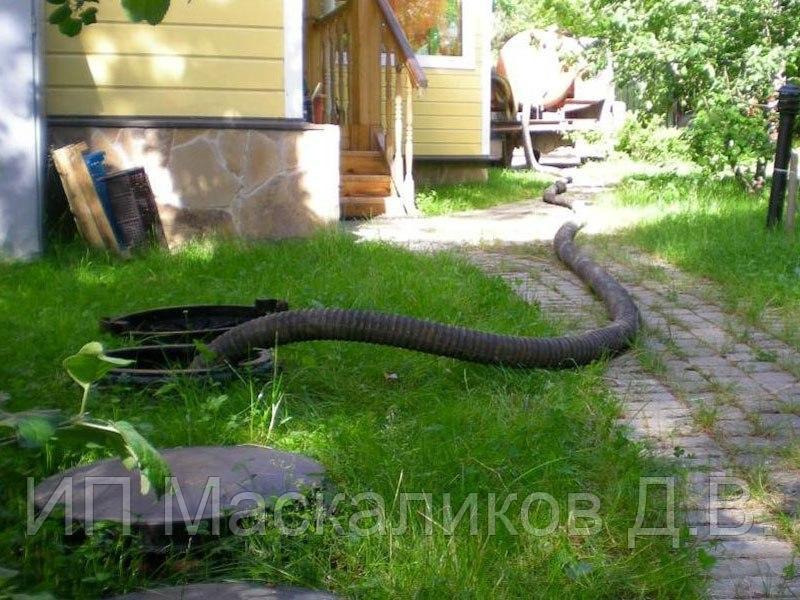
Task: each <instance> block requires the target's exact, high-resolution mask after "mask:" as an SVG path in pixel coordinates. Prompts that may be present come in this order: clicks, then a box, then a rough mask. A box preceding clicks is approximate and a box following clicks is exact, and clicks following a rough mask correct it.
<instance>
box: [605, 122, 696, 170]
mask: <svg viewBox="0 0 800 600" xmlns="http://www.w3.org/2000/svg"><path fill="white" fill-rule="evenodd" d="M616 149H617V150H619V151H620V152H624V153H626V154H628V155H629V156H630V157H631V158H634V159H636V160H644V161H648V162H666V161H668V160H671V159H675V158H688V155H689V148H688V145H687V144H686V141H685V140H684V139H683V138H682V136H681V132H680V130H678V129H675V128H674V127H667V126H666V125H665V123H664V119H663V117H659V116H658V115H649V114H631V115H629V116H628V118H627V119H626V121H625V124H624V125H623V127H622V129H620V132H619V134H618V136H617V144H616Z"/></svg>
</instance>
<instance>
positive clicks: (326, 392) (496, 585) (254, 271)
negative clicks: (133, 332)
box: [0, 234, 701, 598]
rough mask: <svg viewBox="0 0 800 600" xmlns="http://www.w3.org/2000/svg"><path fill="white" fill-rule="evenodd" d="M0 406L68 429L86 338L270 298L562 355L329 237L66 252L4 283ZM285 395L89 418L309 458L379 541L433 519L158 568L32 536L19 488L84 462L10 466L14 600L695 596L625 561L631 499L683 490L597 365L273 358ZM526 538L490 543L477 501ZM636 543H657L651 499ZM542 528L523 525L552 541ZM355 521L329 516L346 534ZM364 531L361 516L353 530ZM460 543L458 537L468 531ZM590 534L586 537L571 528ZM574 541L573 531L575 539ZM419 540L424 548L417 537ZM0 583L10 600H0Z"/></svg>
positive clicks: (509, 321)
mask: <svg viewBox="0 0 800 600" xmlns="http://www.w3.org/2000/svg"><path fill="white" fill-rule="evenodd" d="M0 288H2V290H3V294H2V297H1V298H0V327H2V331H4V332H5V334H6V337H5V341H4V343H3V344H0V388H2V390H4V391H5V392H8V393H9V394H10V396H11V400H10V402H9V406H10V408H12V409H24V408H27V407H33V406H36V407H64V406H72V405H73V404H74V402H75V389H73V387H74V386H73V385H72V384H71V383H70V382H69V381H68V379H67V377H66V376H65V375H64V373H63V372H62V370H61V368H60V362H61V360H62V359H63V358H64V357H65V356H66V355H67V354H69V353H70V352H72V351H74V350H75V349H76V348H78V347H80V345H81V344H83V343H84V342H86V341H88V340H91V339H96V338H102V339H103V341H104V342H105V343H106V344H107V345H112V346H113V345H118V344H119V343H120V342H119V341H117V340H113V339H110V338H106V337H104V336H101V335H100V334H99V333H98V331H97V318H98V317H100V316H102V315H109V314H112V315H113V314H119V313H124V312H128V311H131V310H136V309H142V308H147V307H154V306H158V305H174V304H181V303H219V302H227V303H230V302H236V303H249V302H251V301H252V300H253V299H254V298H257V297H270V296H273V297H280V298H285V299H287V300H289V302H290V303H291V305H292V306H294V307H297V308H300V307H310V306H337V307H359V308H372V309H378V310H384V311H396V312H401V313H405V314H409V315H415V316H420V317H429V318H433V319H439V320H442V321H445V322H449V323H460V324H464V325H469V326H473V327H480V328H484V329H488V330H497V331H505V332H508V333H516V334H528V335H544V334H549V333H553V331H552V328H551V327H550V326H548V325H547V324H546V322H545V321H544V320H543V318H542V315H540V313H539V311H538V309H537V308H536V307H534V306H531V305H528V304H526V303H524V302H523V301H522V300H520V299H519V298H518V297H516V296H515V295H514V294H513V293H512V292H511V291H510V290H509V289H508V288H507V287H506V285H505V284H504V283H503V282H502V281H501V280H499V279H491V278H486V277H485V276H483V275H482V274H481V273H480V272H479V271H478V270H476V269H475V268H473V267H471V266H468V265H467V264H465V263H464V262H463V261H462V260H460V259H459V258H457V257H456V256H454V255H451V254H436V255H432V256H424V255H416V254H411V253H408V252H405V251H401V250H397V249H394V248H390V247H388V246H384V245H377V244H356V243H355V242H353V241H351V240H350V239H349V238H346V237H343V236H339V235H332V234H331V235H322V236H320V237H317V238H315V239H313V240H310V241H306V242H284V243H275V244H265V245H246V244H235V243H214V242H203V243H197V244H195V245H193V246H190V247H188V248H186V249H184V250H182V251H180V252H178V253H177V254H172V255H169V254H165V253H161V252H155V251H154V252H151V253H149V254H147V255H145V256H142V257H139V258H137V259H136V260H133V261H130V262H126V263H118V262H116V261H114V260H112V259H109V258H107V257H105V256H102V255H98V254H92V253H86V252H84V251H82V250H79V249H77V248H67V249H56V250H55V252H54V253H53V254H52V255H51V256H49V257H47V258H46V259H44V260H42V261H39V262H36V263H33V264H23V265H20V264H18V265H2V266H0ZM280 362H281V364H282V366H283V372H282V375H281V377H280V380H279V382H276V383H264V382H256V381H247V380H243V381H236V382H233V383H231V384H226V385H218V384H202V383H189V382H175V383H172V384H168V385H164V386H162V387H160V388H156V389H150V390H146V391H136V390H130V389H124V388H117V389H107V390H105V391H103V392H102V393H101V394H99V395H98V396H97V397H96V399H95V401H94V403H93V406H94V409H93V410H94V412H95V414H96V415H97V416H100V417H113V418H115V419H116V418H119V419H127V420H129V421H131V422H133V423H134V424H135V425H136V426H137V427H138V428H139V429H140V430H141V431H143V432H145V433H146V434H147V435H149V436H150V438H151V439H152V440H153V441H154V442H155V443H157V444H158V445H160V446H161V447H171V446H178V445H182V446H189V445H213V444H222V445H229V444H244V443H257V444H269V445H272V446H275V447H278V448H281V449H284V450H289V451H296V452H302V453H306V454H308V455H311V456H312V457H314V458H316V459H317V460H319V461H321V462H322V463H323V464H324V465H325V466H326V468H327V471H328V475H329V478H330V480H331V483H332V485H333V486H334V487H335V489H336V490H337V491H339V492H341V493H344V494H346V495H347V497H348V498H352V497H354V496H355V495H357V494H359V493H361V492H373V493H376V494H379V495H380V496H381V497H383V498H384V499H386V505H387V513H388V516H387V519H388V521H389V522H390V524H391V525H394V526H396V525H398V524H399V523H401V521H402V515H401V514H400V510H399V507H397V506H395V505H394V503H393V499H394V498H396V497H397V495H398V494H399V493H402V492H409V493H427V494H431V499H432V500H431V503H432V508H431V512H430V515H427V514H426V511H425V510H423V508H424V505H420V504H416V505H412V508H414V510H412V511H410V514H409V515H408V525H409V527H408V530H407V531H406V532H405V533H403V534H397V535H394V534H390V533H386V534H376V535H372V536H366V537H364V536H358V535H353V534H344V535H341V534H339V533H337V531H336V530H335V529H334V528H333V527H328V526H326V527H325V528H324V529H323V531H322V532H321V533H319V534H317V533H311V532H310V533H308V534H305V535H300V536H297V537H286V536H281V535H278V533H277V532H276V531H275V530H274V529H272V528H268V529H267V530H266V532H264V533H263V534H259V535H256V536H254V537H248V538H244V539H241V538H234V537H227V538H224V539H222V540H218V541H216V542H214V543H210V544H207V545H206V546H205V547H203V548H196V549H191V550H188V551H187V550H185V549H184V550H182V549H179V548H173V549H170V550H169V551H168V552H167V554H166V556H165V557H164V558H163V564H158V565H153V563H152V562H148V561H147V560H146V559H145V557H144V555H143V548H142V546H141V544H139V543H138V542H137V541H136V539H135V538H134V539H129V540H124V539H123V540H120V539H119V538H118V537H117V536H115V535H113V532H114V528H106V529H101V531H100V532H99V533H98V534H97V535H95V536H94V537H93V538H91V539H89V540H88V541H86V542H84V543H82V544H80V545H77V546H76V545H72V544H70V543H69V542H68V541H67V540H65V539H64V537H63V535H62V534H61V533H60V532H59V530H58V525H57V524H56V523H52V524H51V525H50V526H49V527H47V528H45V530H43V531H42V532H41V533H40V534H39V535H38V536H37V537H34V538H26V537H25V536H24V515H25V502H24V499H25V477H26V476H34V477H36V478H37V480H38V479H41V478H42V477H44V476H46V475H49V474H52V473H54V472H56V471H57V470H59V469H63V468H65V467H68V466H72V465H75V464H78V463H80V462H85V461H89V460H91V459H93V458H96V451H94V450H92V449H86V450H78V451H72V452H66V451H62V450H58V449H55V448H51V449H49V450H48V451H47V452H45V453H42V454H36V453H31V452H30V451H23V450H16V449H12V448H3V450H2V455H0V566H2V567H5V568H8V569H15V570H18V571H19V572H20V574H19V575H18V576H17V577H16V578H14V579H12V580H11V583H12V584H13V585H14V586H16V589H18V590H24V591H28V592H36V591H50V592H53V593H54V594H55V595H56V596H57V597H59V598H67V597H74V598H94V597H104V596H110V595H114V594H117V593H121V592H124V591H129V590H132V589H136V588H139V587H144V586H149V587H154V586H159V585H165V584H172V583H179V582H187V581H189V582H197V581H206V580H213V579H238V578H244V579H253V580H257V581H265V582H282V583H291V584H297V585H305V586H311V587H318V588H324V589H330V590H334V591H336V592H338V593H340V594H342V595H343V596H351V597H357V598H433V597H440V598H456V597H458V598H529V597H532V596H537V597H543V598H554V597H558V598H570V597H572V598H621V597H637V598H638V597H664V598H666V597H675V598H687V597H693V596H695V595H697V593H698V589H699V588H700V587H701V585H700V578H699V576H698V571H697V567H696V565H695V561H694V558H693V554H692V552H691V551H690V550H689V549H686V548H682V549H680V550H673V549H672V548H671V546H670V540H669V538H657V537H655V538H641V539H640V540H639V543H638V544H637V547H636V548H635V549H629V548H628V538H627V532H628V528H629V527H632V526H633V525H634V524H635V520H636V515H637V512H638V505H639V498H638V489H639V478H640V477H642V476H645V475H647V476H653V475H670V474H674V471H673V470H672V468H671V467H669V466H667V465H665V464H661V463H659V462H656V461H654V460H651V459H649V458H647V457H646V456H645V455H643V454H642V449H641V447H639V446H637V445H635V444H633V443H630V442H628V441H627V440H626V439H625V438H624V437H623V436H622V435H621V434H620V432H619V430H618V429H617V428H616V426H615V419H616V417H617V416H618V412H619V411H618V406H617V404H616V402H615V401H614V400H613V399H612V398H611V397H609V396H608V395H607V394H606V392H605V391H604V388H603V385H602V379H601V376H602V374H603V365H595V366H592V367H589V368H584V369H580V370H573V371H544V370H525V371H523V370H518V371H517V370H506V369H499V368H491V367H486V366H477V365H471V364H466V363H462V362H458V361H454V360H449V359H444V358H435V357H430V356H424V355H420V354H415V353H412V352H406V351H401V350H395V349H390V348H377V347H371V346H366V345H360V344H345V343H323V342H319V343H307V344H302V345H297V346H294V347H286V348H282V349H281V351H280ZM532 492H542V493H548V494H551V495H552V496H553V497H554V498H555V499H556V502H557V503H558V507H559V511H560V520H559V524H558V527H557V528H556V529H555V530H554V531H552V532H551V533H549V534H547V535H545V536H534V535H531V534H529V533H526V532H525V531H524V528H523V523H522V522H521V518H522V517H521V515H520V507H521V503H522V501H523V500H524V498H525V497H527V496H528V495H529V494H531V493H532ZM575 492H582V493H591V494H595V495H596V496H597V497H598V499H599V500H600V502H601V508H600V513H599V514H600V516H601V517H602V519H603V526H602V527H601V529H600V531H599V532H598V533H596V534H595V535H591V536H581V535H576V534H575V533H574V532H571V531H570V529H569V527H568V525H569V522H570V514H569V506H568V498H569V494H570V493H575ZM473 493H474V494H477V495H478V505H479V510H480V512H479V521H478V525H477V531H476V532H475V534H474V535H473V534H471V533H470V531H469V526H468V524H467V525H466V526H464V525H462V526H461V527H459V528H457V529H456V531H455V532H454V534H453V535H448V534H447V533H446V532H445V531H444V530H443V527H442V523H443V522H444V508H443V505H444V502H443V498H444V494H450V495H451V500H452V506H454V507H455V509H456V510H457V508H458V507H460V506H461V504H462V503H463V502H464V501H465V500H466V499H468V498H469V495H470V494H473ZM490 494H496V495H497V508H498V510H500V508H501V507H502V506H503V503H504V502H505V500H506V499H507V498H508V497H509V495H511V494H516V495H517V499H516V500H514V501H513V502H511V508H510V509H509V510H508V512H507V515H508V518H509V520H510V522H511V524H512V525H513V526H514V527H515V528H516V529H517V530H518V531H519V532H520V533H519V534H518V535H512V534H511V533H509V532H508V531H507V530H506V529H505V527H504V526H503V525H502V524H500V526H499V528H498V530H497V531H496V532H494V533H492V532H491V531H490V530H489V528H488V514H487V511H488V502H489V495H490ZM648 500H649V503H648V524H651V525H654V526H658V525H659V524H662V523H663V519H664V516H663V515H664V514H665V511H664V503H663V499H659V498H658V496H657V495H656V496H651V497H650V498H649V499H648ZM544 508H545V507H543V506H540V505H538V504H537V505H534V507H533V509H532V510H531V513H530V515H531V516H530V519H531V522H532V523H533V524H535V525H537V526H543V525H544V524H545V523H546V522H547V521H548V520H549V518H548V516H549V515H548V511H547V510H545V509H544ZM356 510H359V509H357V507H354V506H353V505H352V504H351V503H350V502H349V500H348V501H347V502H345V503H343V504H342V505H340V506H339V509H338V510H337V513H336V516H337V517H341V519H342V520H343V522H344V523H347V520H348V518H349V517H351V516H352V515H353V514H355V512H356ZM360 510H363V507H362V508H361V509H360ZM465 521H466V522H467V523H468V519H466V520H465ZM579 521H580V520H579ZM579 525H580V523H579ZM428 529H430V533H428V532H427V531H426V530H428ZM2 585H3V584H2V583H0V595H2V587H1V586H2Z"/></svg>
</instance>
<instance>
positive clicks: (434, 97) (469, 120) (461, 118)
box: [414, 0, 490, 156]
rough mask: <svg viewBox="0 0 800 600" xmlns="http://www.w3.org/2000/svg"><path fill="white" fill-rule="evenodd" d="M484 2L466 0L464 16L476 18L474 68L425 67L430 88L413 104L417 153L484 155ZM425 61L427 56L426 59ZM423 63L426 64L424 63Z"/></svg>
mask: <svg viewBox="0 0 800 600" xmlns="http://www.w3.org/2000/svg"><path fill="white" fill-rule="evenodd" d="M481 4H482V2H477V1H474V0H467V1H466V2H465V3H464V6H465V11H464V17H465V18H467V19H473V20H474V24H473V26H472V28H471V29H472V32H473V39H472V40H464V43H465V44H467V43H471V44H474V45H475V67H474V68H473V69H434V68H431V67H425V74H426V75H427V76H428V89H427V90H424V91H423V92H422V95H421V97H419V98H417V100H416V101H415V103H414V121H415V127H414V136H415V144H414V152H415V154H418V155H428V156H430V155H436V156H440V155H441V156H481V155H483V154H484V151H483V150H484V148H483V145H482V141H483V125H484V120H485V119H489V118H490V115H488V114H486V115H484V114H483V112H484V110H485V103H484V94H485V93H486V88H485V86H486V85H488V82H484V81H483V79H484V77H486V75H485V73H486V71H485V66H486V65H485V64H484V62H485V60H486V58H487V57H486V56H484V51H485V46H484V42H485V40H484V39H483V36H484V35H485V34H484V32H485V31H487V30H488V29H489V28H488V27H485V24H483V23H481V22H480V21H481V19H482V18H483V17H484V15H483V12H482V10H483V9H482V8H479V7H480V5H481ZM423 60H424V59H423ZM423 64H424V63H423Z"/></svg>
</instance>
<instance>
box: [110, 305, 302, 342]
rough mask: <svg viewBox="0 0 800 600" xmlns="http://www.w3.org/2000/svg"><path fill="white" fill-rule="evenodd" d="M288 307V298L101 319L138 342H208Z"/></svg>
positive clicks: (169, 309) (113, 328) (165, 309)
mask: <svg viewBox="0 0 800 600" xmlns="http://www.w3.org/2000/svg"><path fill="white" fill-rule="evenodd" d="M286 310H289V305H288V304H287V303H286V301H285V300H277V299H274V298H270V299H267V300H256V302H255V304H254V305H253V306H238V305H198V306H170V307H164V308H154V309H152V310H145V311H142V312H137V313H132V314H129V315H121V316H119V317H104V318H103V319H100V327H101V328H102V329H103V330H105V331H108V332H109V333H113V334H114V335H119V336H124V337H129V338H131V339H133V340H136V341H137V342H141V341H152V342H158V343H168V344H179V343H186V342H193V341H195V340H199V341H206V342H208V341H211V340H213V339H214V338H216V337H218V336H220V335H222V334H223V333H225V332H226V331H227V330H229V329H232V328H233V327H236V326H237V325H241V324H242V323H246V322H247V321H250V320H252V319H257V318H259V317H263V316H265V315H268V314H272V313H276V312H283V311H286Z"/></svg>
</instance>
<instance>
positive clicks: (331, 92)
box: [307, 0, 428, 207]
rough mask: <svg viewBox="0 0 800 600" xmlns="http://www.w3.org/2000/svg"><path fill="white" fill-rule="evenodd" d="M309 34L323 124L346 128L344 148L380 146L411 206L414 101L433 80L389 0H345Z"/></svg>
mask: <svg viewBox="0 0 800 600" xmlns="http://www.w3.org/2000/svg"><path fill="white" fill-rule="evenodd" d="M307 39H308V56H307V65H308V73H307V76H308V81H309V85H310V86H313V88H319V92H320V94H321V99H320V100H317V103H318V104H319V103H320V102H322V106H323V108H324V110H323V112H324V114H323V115H322V117H323V120H324V122H326V123H334V124H338V125H340V126H341V128H342V148H343V149H345V150H380V151H382V152H383V153H384V155H385V157H386V161H387V164H388V166H389V171H390V173H391V177H392V182H393V185H394V187H395V189H396V191H397V193H398V195H399V196H400V197H401V198H402V199H403V203H404V205H406V206H407V207H413V204H414V178H413V174H412V171H413V167H414V111H413V98H414V92H415V91H416V90H419V89H421V88H425V87H427V84H428V82H427V79H426V77H425V72H424V71H423V70H422V67H421V66H420V64H419V62H418V61H417V58H416V55H415V53H414V51H413V49H412V48H411V45H410V44H409V42H408V38H407V37H406V35H405V33H404V32H403V28H402V26H401V25H400V22H399V21H398V19H397V15H396V14H395V12H394V10H393V9H392V7H391V5H390V4H389V1H388V0H347V1H345V2H342V3H340V4H339V5H338V6H337V7H336V8H335V9H333V10H331V11H329V12H327V13H325V14H324V15H322V16H320V17H319V18H317V19H315V20H314V21H313V22H312V23H311V24H310V27H309V32H308V36H307ZM312 91H313V89H312ZM317 116H319V115H317Z"/></svg>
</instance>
